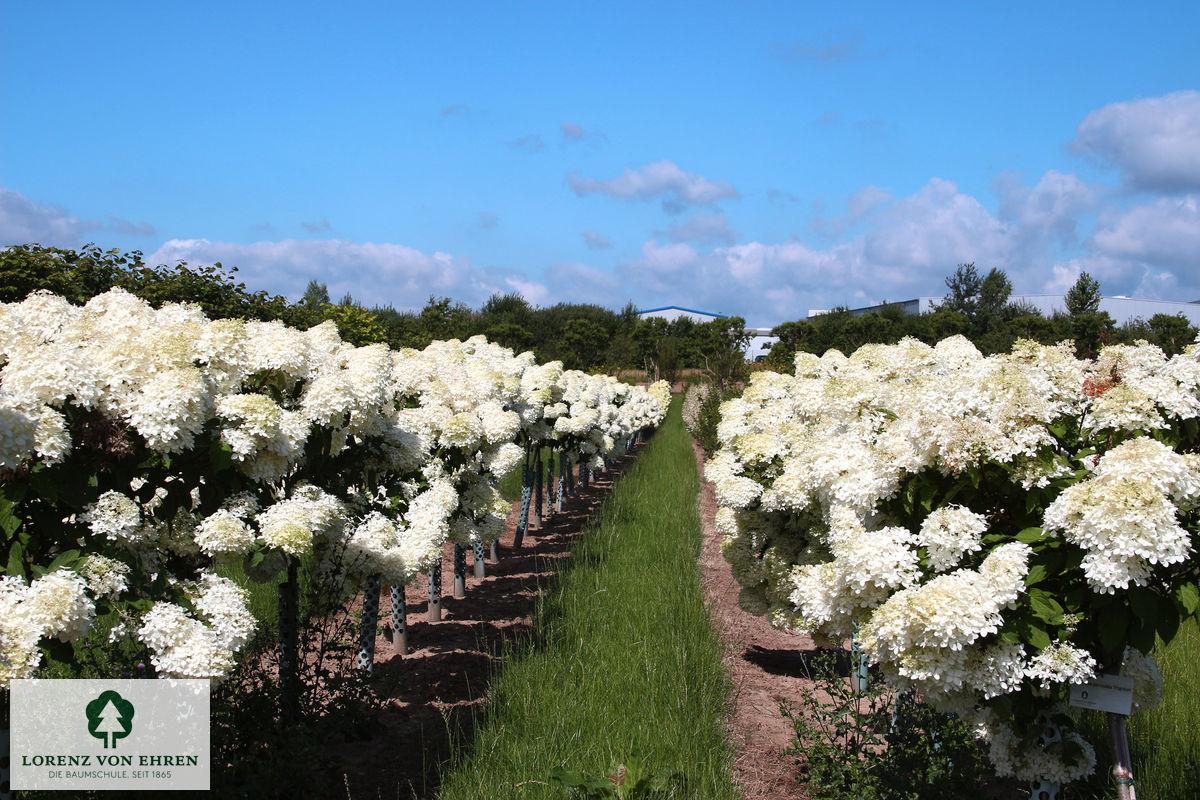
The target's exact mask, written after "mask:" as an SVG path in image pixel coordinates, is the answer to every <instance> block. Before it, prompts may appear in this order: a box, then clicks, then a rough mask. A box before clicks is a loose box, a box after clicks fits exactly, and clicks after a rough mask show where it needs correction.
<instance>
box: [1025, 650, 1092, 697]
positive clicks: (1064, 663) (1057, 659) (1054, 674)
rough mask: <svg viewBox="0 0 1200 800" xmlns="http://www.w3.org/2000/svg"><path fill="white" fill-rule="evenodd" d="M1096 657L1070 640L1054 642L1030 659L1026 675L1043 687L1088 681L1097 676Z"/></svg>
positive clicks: (1044, 688) (1045, 688)
mask: <svg viewBox="0 0 1200 800" xmlns="http://www.w3.org/2000/svg"><path fill="white" fill-rule="evenodd" d="M1097 667H1098V665H1097V663H1096V659H1095V658H1093V657H1092V655H1091V653H1089V652H1088V651H1086V650H1083V649H1081V648H1079V647H1076V646H1074V645H1072V644H1070V643H1069V642H1054V643H1053V644H1051V645H1050V646H1049V647H1046V648H1043V649H1042V650H1041V651H1040V652H1038V653H1037V654H1036V655H1034V656H1033V657H1032V658H1031V659H1029V664H1028V666H1026V667H1025V676H1026V677H1028V678H1029V679H1030V680H1032V681H1034V682H1036V683H1037V685H1038V686H1039V687H1040V688H1041V689H1043V690H1048V689H1051V688H1053V686H1054V685H1055V684H1059V683H1066V684H1080V683H1087V682H1088V681H1090V680H1092V679H1093V678H1095V677H1096V670H1097Z"/></svg>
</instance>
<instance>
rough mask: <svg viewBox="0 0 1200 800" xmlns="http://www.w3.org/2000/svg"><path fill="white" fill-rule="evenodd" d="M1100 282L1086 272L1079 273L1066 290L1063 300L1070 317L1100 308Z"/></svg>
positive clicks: (1093, 311)
mask: <svg viewBox="0 0 1200 800" xmlns="http://www.w3.org/2000/svg"><path fill="white" fill-rule="evenodd" d="M1101 299H1102V298H1101V295H1100V282H1099V281H1098V280H1096V279H1095V278H1093V277H1092V276H1091V275H1089V274H1087V273H1086V272H1081V273H1079V279H1078V280H1076V281H1075V285H1074V286H1072V287H1071V288H1070V289H1068V290H1067V294H1066V296H1065V297H1064V298H1063V302H1064V303H1065V304H1066V306H1067V313H1068V314H1070V315H1071V316H1072V317H1076V316H1079V315H1080V314H1095V313H1096V312H1097V311H1099V310H1100V300H1101Z"/></svg>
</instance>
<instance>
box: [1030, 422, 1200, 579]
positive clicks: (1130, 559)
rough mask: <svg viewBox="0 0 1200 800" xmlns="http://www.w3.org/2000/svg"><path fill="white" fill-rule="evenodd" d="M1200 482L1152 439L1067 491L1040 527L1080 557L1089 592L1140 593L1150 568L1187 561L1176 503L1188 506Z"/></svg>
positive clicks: (1111, 456)
mask: <svg viewBox="0 0 1200 800" xmlns="http://www.w3.org/2000/svg"><path fill="white" fill-rule="evenodd" d="M1197 496H1200V482H1198V481H1197V475H1196V473H1195V472H1194V471H1193V470H1192V469H1191V464H1190V463H1189V462H1188V460H1187V459H1186V458H1184V457H1183V456H1181V455H1179V454H1178V453H1175V452H1174V451H1173V450H1171V449H1170V448H1169V447H1167V446H1166V445H1164V444H1162V443H1161V442H1158V441H1156V440H1154V439H1151V438H1149V437H1139V438H1136V439H1131V440H1129V441H1127V442H1125V443H1124V444H1121V445H1119V446H1117V447H1114V448H1113V449H1112V450H1109V451H1108V452H1106V453H1105V454H1104V455H1103V456H1101V457H1100V460H1099V462H1098V464H1097V466H1096V469H1095V471H1094V473H1093V474H1092V476H1091V477H1090V478H1089V479H1087V480H1085V481H1082V482H1080V483H1077V484H1074V485H1073V486H1070V487H1068V488H1067V489H1066V490H1065V491H1063V493H1062V494H1060V495H1059V496H1058V498H1057V499H1056V500H1055V501H1054V502H1053V503H1052V504H1051V505H1050V506H1049V507H1048V508H1047V509H1046V512H1045V516H1044V520H1043V525H1044V527H1045V529H1046V530H1048V531H1061V533H1062V535H1063V538H1065V539H1066V540H1067V541H1069V542H1071V543H1072V544H1076V545H1078V546H1080V547H1082V548H1084V549H1085V550H1087V555H1086V556H1085V557H1084V560H1083V569H1084V573H1085V574H1086V575H1087V579H1088V583H1089V585H1091V586H1092V588H1093V590H1095V591H1098V592H1106V593H1109V594H1111V593H1113V592H1115V591H1116V590H1117V589H1124V588H1127V587H1128V586H1129V584H1131V583H1132V584H1134V585H1142V584H1144V583H1145V582H1146V580H1147V579H1148V578H1149V575H1150V569H1151V565H1155V564H1177V563H1179V562H1181V561H1183V560H1184V559H1186V558H1187V557H1188V554H1189V553H1190V551H1191V543H1190V542H1191V537H1190V534H1188V532H1187V531H1186V530H1184V529H1183V528H1182V527H1181V526H1180V524H1179V521H1178V517H1177V514H1178V506H1177V503H1182V504H1185V505H1186V506H1190V505H1191V504H1193V503H1194V502H1195V500H1196V498H1197Z"/></svg>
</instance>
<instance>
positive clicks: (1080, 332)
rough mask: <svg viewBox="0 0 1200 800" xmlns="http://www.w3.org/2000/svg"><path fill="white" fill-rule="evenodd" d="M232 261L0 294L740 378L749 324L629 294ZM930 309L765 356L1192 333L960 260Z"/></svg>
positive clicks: (889, 314)
mask: <svg viewBox="0 0 1200 800" xmlns="http://www.w3.org/2000/svg"><path fill="white" fill-rule="evenodd" d="M236 272H237V268H236V267H231V268H226V267H224V266H222V265H221V264H220V263H217V264H215V265H213V266H202V267H192V266H189V265H188V264H187V263H186V262H179V263H177V264H175V265H173V266H167V265H158V266H150V265H147V264H146V263H145V262H144V261H143V256H142V254H141V253H140V252H137V251H132V252H128V253H122V252H120V251H119V250H102V249H101V248H99V247H96V246H94V245H88V246H86V247H84V248H81V249H80V250H68V249H62V248H55V247H42V246H40V245H36V244H27V245H17V246H14V247H9V248H7V249H4V250H0V301H3V302H14V301H18V300H21V299H23V298H24V297H25V296H26V295H27V294H29V293H30V292H31V291H34V290H37V289H47V290H49V291H52V292H54V293H55V294H58V295H61V296H63V297H66V298H67V299H68V300H71V301H72V302H74V303H84V302H87V300H88V298H90V297H92V296H94V295H97V294H100V293H102V292H105V291H107V290H108V289H110V288H112V287H114V286H119V287H121V288H123V289H126V290H128V291H129V292H132V293H133V294H135V295H137V296H139V297H141V298H143V299H145V300H146V301H147V302H149V303H151V304H152V305H155V306H160V305H162V304H163V303H166V302H189V303H196V304H198V305H199V306H200V307H201V308H202V309H203V310H204V312H205V314H207V315H208V316H209V317H213V318H217V317H230V318H240V319H258V320H279V321H281V322H283V323H285V324H287V325H290V326H292V327H296V328H300V329H307V328H310V327H312V326H314V325H317V324H320V323H321V322H324V321H326V320H333V321H334V322H335V323H336V324H337V326H338V330H339V332H340V333H341V335H342V338H344V339H345V340H347V341H350V342H353V343H354V344H359V345H362V344H370V343H373V342H384V343H386V344H388V345H389V346H391V347H393V348H402V347H413V348H423V347H425V346H426V345H428V344H429V343H430V342H431V341H434V340H435V339H452V338H457V339H464V338H467V337H470V336H474V335H476V334H483V335H484V336H486V337H487V338H488V339H489V340H490V341H494V342H498V343H500V344H503V345H505V346H507V347H511V348H512V349H513V350H515V351H518V352H522V351H525V350H532V351H533V352H534V354H535V355H536V356H537V358H538V360H540V361H554V360H558V361H562V362H563V364H564V365H565V366H566V367H567V368H568V369H579V370H584V371H591V372H597V371H605V372H611V373H615V372H617V371H621V370H638V369H642V370H646V372H647V374H648V376H649V378H650V379H651V380H656V379H658V378H665V379H667V380H675V379H677V378H678V377H679V375H680V373H681V372H682V370H685V369H688V370H701V371H703V373H704V374H705V375H706V376H707V377H708V378H709V379H711V380H713V381H714V382H716V383H717V384H719V385H720V386H725V385H728V384H730V383H733V382H735V381H736V380H737V379H738V378H739V377H741V376H742V374H743V370H744V365H743V364H742V348H743V347H744V346H745V343H746V341H747V339H748V336H747V335H746V333H745V330H744V328H745V321H744V320H743V319H742V318H741V317H728V318H722V319H717V320H713V321H711V322H704V323H697V322H694V321H693V320H691V319H687V318H684V317H681V318H679V319H677V320H674V321H671V322H668V321H667V320H665V319H662V318H658V317H651V318H648V319H639V318H638V316H637V308H636V306H635V305H634V304H633V303H632V302H630V303H628V304H626V306H625V307H624V308H622V309H621V310H620V311H612V310H610V309H607V308H603V307H601V306H597V305H590V304H584V303H556V304H554V305H552V306H547V307H545V308H536V307H534V306H531V305H530V304H529V303H528V301H526V300H525V299H524V298H523V297H521V296H520V295H519V294H495V295H493V296H492V297H491V298H489V299H488V300H487V302H485V303H484V304H483V305H482V306H480V307H479V308H477V309H473V308H471V307H469V306H467V305H465V304H463V303H460V302H455V301H454V300H452V299H450V298H447V297H430V298H429V299H428V301H427V302H426V303H425V305H424V307H423V308H421V309H420V310H419V311H410V310H398V309H396V308H395V307H393V306H390V305H387V306H373V307H370V308H368V307H366V306H365V305H363V304H362V303H360V302H358V301H357V300H355V298H353V297H352V296H350V295H346V296H344V297H342V298H341V299H339V300H338V301H337V302H334V301H333V300H332V299H331V298H330V296H329V291H328V289H327V287H326V286H325V284H323V283H320V282H319V281H315V280H314V281H311V282H310V283H309V285H308V288H307V290H306V291H305V292H304V294H303V296H302V297H301V298H300V299H299V300H298V301H296V302H289V301H288V300H287V299H286V298H284V297H282V296H280V295H271V294H269V293H267V292H264V291H257V292H252V291H250V290H249V289H247V288H246V286H245V284H243V283H241V282H240V281H238V280H237V279H236V277H235V273H236ZM946 289H947V293H946V295H945V297H944V299H943V300H942V302H941V303H940V304H939V305H938V308H937V309H936V310H935V311H933V312H931V313H926V314H919V315H918V314H906V313H904V312H903V311H902V310H901V309H900V307H899V306H898V305H893V306H888V305H885V306H883V307H882V308H881V309H879V310H878V311H873V312H870V313H867V314H862V315H859V316H855V315H853V314H851V313H850V311H849V309H847V308H837V309H834V310H832V311H830V312H829V313H826V314H823V315H821V316H818V317H814V318H812V319H803V320H796V321H794V322H785V323H783V324H782V325H779V326H777V327H776V328H775V329H774V331H773V332H774V334H775V335H776V336H778V337H779V342H778V343H777V344H776V345H775V346H774V348H772V350H771V354H770V356H769V357H768V364H769V365H770V366H773V367H774V368H777V369H789V368H790V366H791V363H792V359H793V357H794V356H795V354H796V352H797V351H801V350H803V351H806V352H810V353H817V354H821V353H824V352H825V351H826V350H829V349H831V348H836V349H838V350H841V351H842V352H844V353H851V352H853V351H854V350H856V349H857V348H858V347H860V346H862V345H864V344H868V343H883V344H892V343H895V342H897V341H899V340H900V339H901V338H903V337H905V336H912V337H915V338H917V339H920V340H922V341H925V342H929V343H931V344H932V343H934V342H936V341H938V340H940V339H943V338H945V337H947V336H953V335H955V334H962V335H964V336H966V337H967V338H969V339H970V340H971V341H973V342H974V343H975V344H976V346H978V347H979V349H980V350H982V351H983V352H984V353H997V352H1004V351H1007V350H1009V349H1010V348H1011V347H1012V344H1013V342H1015V341H1016V340H1017V339H1018V338H1024V339H1033V340H1036V341H1039V342H1042V343H1046V344H1053V343H1056V342H1060V341H1063V340H1065V339H1070V340H1073V341H1074V342H1075V345H1076V349H1077V351H1078V353H1079V355H1081V356H1087V355H1091V354H1094V353H1095V351H1096V350H1098V349H1099V348H1100V347H1101V346H1103V345H1105V344H1109V343H1119V342H1132V341H1136V340H1139V339H1145V340H1147V341H1149V342H1151V343H1152V344H1156V345H1158V346H1159V347H1161V348H1162V349H1163V350H1164V351H1166V352H1167V353H1168V354H1174V353H1177V352H1179V351H1181V350H1182V349H1183V348H1184V347H1185V346H1186V345H1188V344H1190V343H1192V342H1194V341H1195V339H1196V334H1197V330H1196V328H1195V327H1193V326H1192V325H1191V323H1189V322H1188V321H1187V319H1185V318H1184V317H1183V316H1181V315H1175V316H1170V315H1166V314H1156V315H1154V316H1152V317H1151V318H1150V319H1149V320H1135V321H1133V322H1130V323H1126V324H1124V325H1117V324H1116V323H1115V322H1114V321H1113V319H1112V317H1110V316H1109V315H1108V314H1107V313H1106V312H1103V311H1100V310H1099V305H1100V284H1099V283H1098V282H1097V281H1096V280H1095V279H1093V278H1092V277H1091V276H1090V275H1088V274H1087V273H1083V274H1082V275H1081V276H1080V277H1079V280H1078V281H1077V282H1076V283H1075V285H1074V286H1073V287H1072V288H1071V289H1070V291H1068V292H1067V295H1066V298H1065V305H1066V311H1065V312H1062V313H1056V314H1053V315H1051V316H1046V315H1044V314H1042V313H1040V312H1039V311H1038V310H1037V309H1034V308H1032V307H1029V306H1028V305H1024V304H1022V303H1020V302H1012V301H1011V300H1010V297H1011V295H1012V283H1011V281H1010V280H1009V279H1008V276H1007V275H1005V273H1004V272H1003V271H1002V270H998V269H992V270H990V271H989V272H988V273H987V274H986V275H981V274H980V272H979V271H978V270H977V269H976V268H975V265H974V264H961V265H959V266H958V268H957V269H956V270H955V271H954V273H953V274H951V275H950V276H948V277H947V278H946Z"/></svg>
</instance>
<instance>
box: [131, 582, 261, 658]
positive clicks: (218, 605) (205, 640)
mask: <svg viewBox="0 0 1200 800" xmlns="http://www.w3.org/2000/svg"><path fill="white" fill-rule="evenodd" d="M189 594H191V595H192V602H193V604H194V605H195V607H196V610H197V611H198V612H199V614H200V618H196V617H192V616H189V615H188V612H187V610H186V609H184V608H183V607H182V606H178V605H176V604H174V603H167V602H161V601H160V602H158V603H155V604H154V607H153V608H151V609H150V611H149V612H148V613H147V614H146V615H145V616H144V617H143V618H142V624H141V627H140V628H139V629H138V632H137V635H138V638H139V639H141V640H142V642H143V643H145V645H146V646H147V647H149V648H150V650H151V651H152V652H153V655H152V656H151V660H152V661H153V663H154V667H155V669H156V670H157V672H158V674H159V675H161V676H163V677H168V678H212V679H217V680H219V679H220V678H222V677H224V676H225V675H226V674H228V672H229V670H230V669H231V668H232V667H233V663H234V654H235V653H236V652H237V651H238V650H240V649H241V648H242V646H243V645H244V644H245V643H246V641H247V640H248V639H249V638H250V636H251V634H252V633H253V632H254V626H255V621H254V617H253V616H251V615H250V612H249V611H248V610H247V608H246V592H245V591H244V590H243V589H241V588H239V587H238V586H237V585H236V584H235V583H233V581H231V580H229V579H227V578H221V577H218V576H217V575H213V574H211V573H210V574H206V575H204V576H203V578H202V579H201V581H200V582H199V583H198V584H197V585H196V586H195V587H194V589H193V591H192V592H189Z"/></svg>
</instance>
